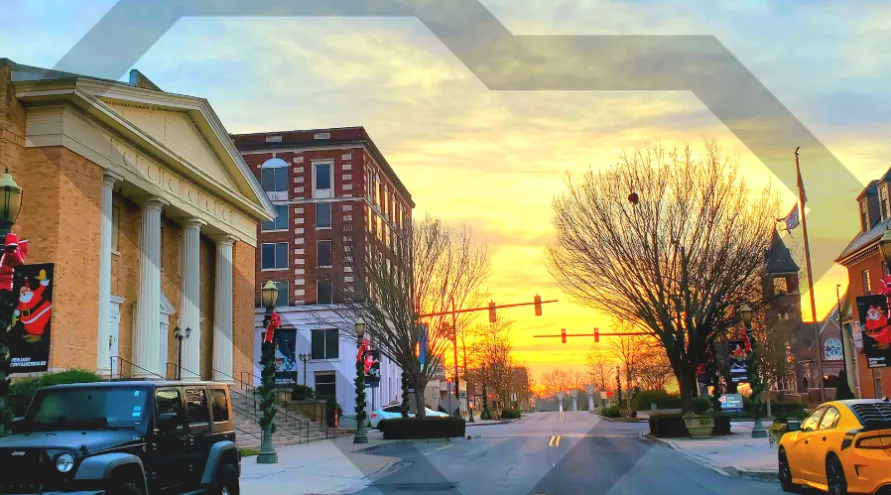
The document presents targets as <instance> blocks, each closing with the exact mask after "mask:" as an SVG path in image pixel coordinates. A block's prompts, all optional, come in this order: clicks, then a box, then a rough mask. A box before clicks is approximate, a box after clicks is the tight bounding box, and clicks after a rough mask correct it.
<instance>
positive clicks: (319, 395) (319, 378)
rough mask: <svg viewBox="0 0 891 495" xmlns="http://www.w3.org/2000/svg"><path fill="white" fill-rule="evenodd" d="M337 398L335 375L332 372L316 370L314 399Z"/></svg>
mask: <svg viewBox="0 0 891 495" xmlns="http://www.w3.org/2000/svg"><path fill="white" fill-rule="evenodd" d="M329 397H330V398H332V399H334V400H337V375H335V374H334V373H333V372H330V371H326V372H316V399H322V400H327V399H328V398H329Z"/></svg>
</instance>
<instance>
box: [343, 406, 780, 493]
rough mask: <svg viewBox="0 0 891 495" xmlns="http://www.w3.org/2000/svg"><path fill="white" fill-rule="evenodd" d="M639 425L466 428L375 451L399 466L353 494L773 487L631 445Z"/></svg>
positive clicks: (539, 423) (581, 422) (590, 419)
mask: <svg viewBox="0 0 891 495" xmlns="http://www.w3.org/2000/svg"><path fill="white" fill-rule="evenodd" d="M645 428H646V424H645V423H617V422H608V421H602V420H600V419H599V418H597V417H596V416H594V415H592V414H589V413H587V412H575V413H571V412H568V413H565V416H564V417H563V418H562V419H561V416H560V414H559V413H542V412H539V413H533V414H531V415H529V416H528V417H526V418H524V419H523V420H521V421H518V422H515V423H511V424H504V425H490V426H476V427H470V428H468V433H470V434H472V435H474V436H476V435H479V436H480V438H473V439H472V440H467V439H459V440H452V441H451V442H446V441H440V440H437V441H421V442H414V443H411V444H395V445H394V444H391V445H386V446H382V447H380V448H379V449H377V451H376V452H375V453H379V454H381V455H388V456H394V457H399V458H402V459H403V460H404V461H405V463H406V467H404V468H402V469H400V470H398V471H396V472H394V473H392V474H390V475H388V476H385V477H384V478H381V479H379V480H377V481H376V482H375V483H374V484H373V485H372V486H370V487H368V488H366V489H365V490H363V491H361V492H359V493H360V494H363V495H377V494H416V493H417V494H425V495H426V494H429V495H438V494H449V495H457V494H471V493H473V494H477V493H479V494H486V495H496V494H504V495H508V494H509V495H539V494H540V495H626V494H628V495H630V494H647V495H651V494H659V495H672V494H678V495H681V494H683V495H690V494H696V495H700V494H715V495H718V494H720V495H736V494H739V495H743V494H745V495H750V494H752V493H758V494H759V495H772V494H780V493H782V491H781V490H780V487H779V483H777V482H765V481H756V480H745V479H737V478H729V477H725V476H722V475H720V474H718V473H716V472H714V471H712V470H711V469H708V468H706V467H704V466H701V465H699V464H697V463H695V462H693V461H691V460H688V459H686V458H684V457H681V456H680V455H678V454H677V453H675V452H674V451H672V450H671V449H668V448H666V447H665V446H663V445H660V444H652V443H649V442H644V441H641V440H640V439H639V435H640V432H641V431H644V429H645Z"/></svg>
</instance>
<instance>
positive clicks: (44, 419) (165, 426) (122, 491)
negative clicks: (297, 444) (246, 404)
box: [0, 381, 241, 495]
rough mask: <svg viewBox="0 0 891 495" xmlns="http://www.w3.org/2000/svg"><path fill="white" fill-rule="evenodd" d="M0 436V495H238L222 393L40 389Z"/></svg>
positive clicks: (161, 388) (134, 384) (196, 386)
mask: <svg viewBox="0 0 891 495" xmlns="http://www.w3.org/2000/svg"><path fill="white" fill-rule="evenodd" d="M13 433H14V434H13V435H11V436H9V437H6V438H2V439H0V494H13V493H14V494H29V493H34V494H37V493H66V494H76V495H154V494H162V493H163V494H168V493H170V494H174V493H175V494H179V493H190V494H197V493H213V494H218V495H238V491H239V477H240V476H241V455H240V453H239V451H238V449H237V448H236V447H235V431H234V427H233V417H232V406H231V403H230V400H229V388H228V387H227V386H226V385H225V384H221V383H209V382H166V381H159V382H152V381H130V382H124V381H121V382H99V383H84V384H73V385H57V386H53V387H46V388H42V389H40V390H39V391H38V392H37V394H36V395H35V396H34V399H33V400H32V401H31V404H30V406H29V408H28V411H27V413H26V414H25V416H24V417H22V418H18V419H16V420H15V421H14V422H13Z"/></svg>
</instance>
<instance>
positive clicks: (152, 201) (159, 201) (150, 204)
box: [142, 196, 170, 210]
mask: <svg viewBox="0 0 891 495" xmlns="http://www.w3.org/2000/svg"><path fill="white" fill-rule="evenodd" d="M168 205H170V201H167V200H166V199H164V198H161V197H158V196H149V197H148V198H146V199H144V200H143V201H142V207H143V208H145V209H148V210H155V209H157V210H160V209H162V208H164V207H165V206H168Z"/></svg>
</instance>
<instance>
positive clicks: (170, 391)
mask: <svg viewBox="0 0 891 495" xmlns="http://www.w3.org/2000/svg"><path fill="white" fill-rule="evenodd" d="M155 407H156V409H157V413H158V418H165V417H167V418H171V417H172V418H177V417H180V418H181V417H182V416H183V402H182V396H180V394H179V390H178V389H175V388H162V389H158V391H157V392H155Z"/></svg>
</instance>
